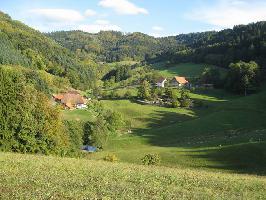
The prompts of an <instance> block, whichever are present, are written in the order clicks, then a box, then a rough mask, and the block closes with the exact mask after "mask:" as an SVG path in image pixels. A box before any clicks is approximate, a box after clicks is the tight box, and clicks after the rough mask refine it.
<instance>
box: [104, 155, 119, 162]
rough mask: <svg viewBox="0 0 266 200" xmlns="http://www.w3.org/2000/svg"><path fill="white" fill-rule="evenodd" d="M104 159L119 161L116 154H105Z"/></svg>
mask: <svg viewBox="0 0 266 200" xmlns="http://www.w3.org/2000/svg"><path fill="white" fill-rule="evenodd" d="M103 160H104V161H108V162H117V161H118V157H117V156H116V155H114V154H112V155H110V154H108V155H107V156H105V157H104V158H103Z"/></svg>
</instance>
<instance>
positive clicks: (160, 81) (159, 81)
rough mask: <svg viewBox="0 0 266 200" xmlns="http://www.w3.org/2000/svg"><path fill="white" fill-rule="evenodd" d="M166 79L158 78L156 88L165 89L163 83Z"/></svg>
mask: <svg viewBox="0 0 266 200" xmlns="http://www.w3.org/2000/svg"><path fill="white" fill-rule="evenodd" d="M166 81H167V80H166V78H163V77H161V78H159V79H158V80H157V81H156V86H157V87H165V82H166Z"/></svg>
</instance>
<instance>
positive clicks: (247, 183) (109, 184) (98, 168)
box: [0, 152, 266, 200]
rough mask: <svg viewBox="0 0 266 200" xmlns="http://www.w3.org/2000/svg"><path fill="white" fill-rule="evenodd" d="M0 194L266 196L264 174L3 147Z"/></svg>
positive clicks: (25, 196) (56, 196)
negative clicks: (30, 152) (18, 151)
mask: <svg viewBox="0 0 266 200" xmlns="http://www.w3.org/2000/svg"><path fill="white" fill-rule="evenodd" d="M0 163H1V165H0V182H1V187H0V199H32V200H34V199H202V200H203V199H204V200H205V199H265V196H266V190H265V188H266V179H265V178H264V177H258V176H250V175H239V174H227V173H221V172H220V173H213V172H206V171H204V170H201V169H197V170H195V169H192V170H191V169H180V168H175V169H171V168H168V167H158V166H141V165H132V164H126V163H110V162H104V161H92V160H88V159H78V158H60V157H51V156H41V155H27V154H24V155H23V154H15V153H3V152H0Z"/></svg>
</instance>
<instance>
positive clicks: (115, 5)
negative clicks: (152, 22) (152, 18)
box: [99, 0, 149, 15]
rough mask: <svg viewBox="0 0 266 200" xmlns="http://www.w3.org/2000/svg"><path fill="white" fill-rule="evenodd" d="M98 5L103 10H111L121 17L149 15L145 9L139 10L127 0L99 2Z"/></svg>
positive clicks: (103, 0)
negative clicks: (103, 8)
mask: <svg viewBox="0 0 266 200" xmlns="http://www.w3.org/2000/svg"><path fill="white" fill-rule="evenodd" d="M99 5H100V6H102V7H105V8H112V9H114V10H115V12H116V13H118V14H121V15H138V14H149V12H148V11H147V10H146V9H145V8H141V7H138V6H136V5H135V4H133V3H131V2H130V1H128V0H101V1H100V2H99Z"/></svg>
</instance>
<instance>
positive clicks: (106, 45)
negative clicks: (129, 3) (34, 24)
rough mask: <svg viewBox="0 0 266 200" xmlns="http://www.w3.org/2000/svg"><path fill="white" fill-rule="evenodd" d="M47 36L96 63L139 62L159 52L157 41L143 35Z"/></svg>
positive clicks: (78, 33)
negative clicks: (85, 55) (87, 56)
mask: <svg viewBox="0 0 266 200" xmlns="http://www.w3.org/2000/svg"><path fill="white" fill-rule="evenodd" d="M47 36H49V37H51V38H53V39H55V40H56V41H57V42H59V43H60V44H62V45H63V46H64V47H66V48H68V49H70V50H71V51H73V52H77V53H79V54H81V55H84V54H87V55H90V56H91V57H92V58H95V59H96V60H98V61H106V62H115V61H121V60H137V61H140V60H144V59H145V58H146V56H149V57H151V56H152V55H155V54H156V53H158V52H159V51H160V42H159V40H157V39H156V38H154V37H151V36H148V35H145V34H143V33H131V34H126V35H124V34H123V33H121V32H116V31H101V32H99V33H98V34H91V33H85V32H82V31H60V32H53V33H49V34H47Z"/></svg>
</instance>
